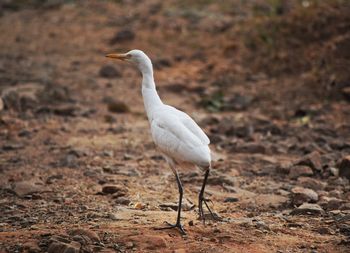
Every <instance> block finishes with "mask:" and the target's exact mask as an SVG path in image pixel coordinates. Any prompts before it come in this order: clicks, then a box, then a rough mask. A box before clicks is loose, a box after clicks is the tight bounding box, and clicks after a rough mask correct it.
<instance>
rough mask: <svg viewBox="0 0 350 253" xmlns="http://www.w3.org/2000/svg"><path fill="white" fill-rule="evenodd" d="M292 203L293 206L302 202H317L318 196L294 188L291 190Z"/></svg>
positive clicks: (299, 188)
mask: <svg viewBox="0 0 350 253" xmlns="http://www.w3.org/2000/svg"><path fill="white" fill-rule="evenodd" d="M291 192H292V203H293V204H294V205H301V204H302V203H304V202H317V200H318V194H317V193H316V192H315V191H314V190H311V189H308V188H303V187H299V186H297V187H294V188H293V189H292V190H291Z"/></svg>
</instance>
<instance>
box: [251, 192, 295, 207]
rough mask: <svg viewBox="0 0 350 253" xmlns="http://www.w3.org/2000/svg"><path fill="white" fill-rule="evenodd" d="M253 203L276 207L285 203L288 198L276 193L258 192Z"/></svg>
mask: <svg viewBox="0 0 350 253" xmlns="http://www.w3.org/2000/svg"><path fill="white" fill-rule="evenodd" d="M254 200H255V203H256V204H257V205H258V206H264V207H270V208H278V207H281V206H283V205H286V204H287V203H288V202H289V198H288V197H285V196H281V195H276V194H259V195H258V196H256V197H255V198H254Z"/></svg>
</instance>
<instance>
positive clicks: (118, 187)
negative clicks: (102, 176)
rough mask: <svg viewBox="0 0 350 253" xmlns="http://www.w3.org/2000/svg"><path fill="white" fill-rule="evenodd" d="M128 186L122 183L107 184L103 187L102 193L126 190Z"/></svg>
mask: <svg viewBox="0 0 350 253" xmlns="http://www.w3.org/2000/svg"><path fill="white" fill-rule="evenodd" d="M125 191H126V188H125V187H124V186H121V185H105V186H103V187H102V193H104V194H113V193H116V192H125Z"/></svg>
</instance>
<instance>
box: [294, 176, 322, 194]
mask: <svg viewBox="0 0 350 253" xmlns="http://www.w3.org/2000/svg"><path fill="white" fill-rule="evenodd" d="M298 184H299V185H301V186H302V187H306V188H310V189H312V190H314V191H321V190H324V189H325V188H326V186H327V183H326V182H322V181H321V180H318V179H315V178H311V177H299V178H298Z"/></svg>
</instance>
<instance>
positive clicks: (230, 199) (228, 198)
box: [224, 197, 239, 203]
mask: <svg viewBox="0 0 350 253" xmlns="http://www.w3.org/2000/svg"><path fill="white" fill-rule="evenodd" d="M238 201H239V199H238V198H236V197H227V198H225V199H224V203H234V202H238Z"/></svg>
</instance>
